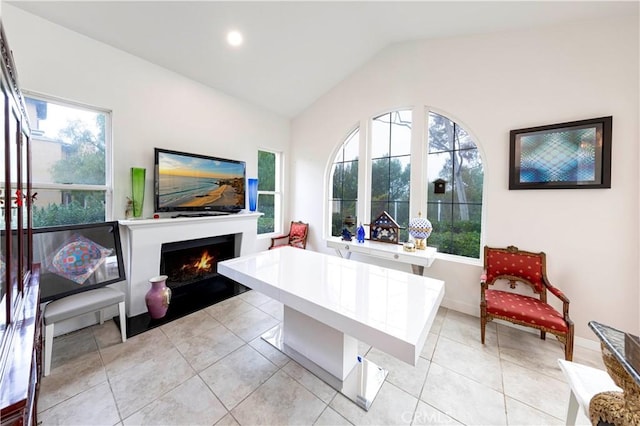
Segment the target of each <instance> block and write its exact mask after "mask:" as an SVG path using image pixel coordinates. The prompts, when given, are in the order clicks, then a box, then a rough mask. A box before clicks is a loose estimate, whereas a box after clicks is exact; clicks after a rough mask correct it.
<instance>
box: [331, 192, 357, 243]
mask: <svg viewBox="0 0 640 426" xmlns="http://www.w3.org/2000/svg"><path fill="white" fill-rule="evenodd" d="M331 206H332V210H331V235H333V236H334V237H338V236H340V235H342V229H343V228H344V219H345V218H346V217H347V216H353V217H354V218H355V217H356V212H357V207H358V202H357V201H355V200H348V201H334V202H333V203H331Z"/></svg>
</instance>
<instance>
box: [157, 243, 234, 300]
mask: <svg viewBox="0 0 640 426" xmlns="http://www.w3.org/2000/svg"><path fill="white" fill-rule="evenodd" d="M234 254H235V237H234V236H233V235H223V236H217V237H210V238H201V239H197V240H189V241H178V242H174V243H165V244H162V247H161V250H160V273H161V274H164V275H167V276H168V279H167V286H168V287H170V288H172V289H175V288H178V287H182V286H185V285H189V284H194V283H197V282H199V281H203V280H208V279H210V278H213V277H216V276H217V275H218V271H217V265H218V262H220V261H223V260H227V259H231V258H233V257H234Z"/></svg>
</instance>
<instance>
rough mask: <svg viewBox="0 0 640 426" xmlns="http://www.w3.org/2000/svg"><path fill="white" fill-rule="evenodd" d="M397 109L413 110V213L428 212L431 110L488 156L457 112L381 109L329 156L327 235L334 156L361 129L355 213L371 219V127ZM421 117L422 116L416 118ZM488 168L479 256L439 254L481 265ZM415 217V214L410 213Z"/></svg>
mask: <svg viewBox="0 0 640 426" xmlns="http://www.w3.org/2000/svg"><path fill="white" fill-rule="evenodd" d="M398 110H411V112H412V126H411V186H410V191H411V196H410V199H409V212H410V215H413V214H416V215H417V213H418V212H419V211H420V212H422V213H423V214H425V213H426V208H427V200H428V197H429V194H428V189H429V187H428V182H427V176H428V162H427V154H428V135H427V131H428V128H429V127H428V117H429V112H434V113H436V114H440V115H443V116H445V117H447V118H449V119H450V120H452V121H455V122H456V123H458V124H459V125H460V126H462V127H463V128H464V129H465V131H466V132H467V133H468V134H469V136H470V137H471V138H472V139H473V141H474V143H475V144H476V148H477V149H478V152H479V154H480V158H481V159H482V160H483V165H484V164H485V162H484V159H486V158H487V156H486V155H485V152H484V149H483V147H482V145H480V144H479V143H478V142H477V141H479V138H478V137H477V136H476V135H475V134H474V133H473V132H472V131H470V130H469V129H468V126H466V125H465V123H464V121H463V120H460V119H459V118H458V117H457V116H455V114H450V113H449V112H447V111H443V110H440V109H438V108H434V107H431V106H430V105H426V104H422V105H419V106H405V107H402V106H399V107H396V108H392V109H387V110H384V111H382V112H378V113H376V114H373V115H371V116H369V117H366V118H362V119H361V120H360V121H359V122H358V124H357V125H354V126H353V127H351V128H350V129H349V131H347V132H346V133H345V135H344V137H343V138H342V139H341V141H340V143H339V144H338V145H337V146H336V147H335V148H334V150H333V151H332V153H331V155H330V156H329V158H328V161H327V166H326V168H325V180H324V181H325V197H324V200H325V202H324V212H323V214H324V230H323V235H324V238H325V239H326V238H331V211H332V210H331V195H332V181H333V177H332V175H331V171H332V169H333V164H334V161H335V157H336V155H337V153H338V151H339V150H340V149H342V145H343V144H344V142H345V140H346V139H347V138H348V137H349V135H350V134H351V133H352V132H353V131H354V130H356V129H358V128H359V130H360V133H359V141H358V143H359V157H358V160H359V162H360V164H364V165H366V167H362V166H360V165H359V166H358V205H357V209H356V214H357V216H358V221H361V222H364V218H371V188H370V186H371V171H372V167H371V126H372V122H373V119H374V118H375V117H379V116H380V115H384V114H388V113H390V112H393V111H398ZM417 117H419V119H417ZM487 181H488V178H487V170H486V167H485V168H484V179H483V183H482V194H483V198H482V212H481V214H482V219H481V224H480V226H481V232H480V256H479V258H478V259H476V258H471V257H465V256H459V255H454V254H449V253H438V254H437V257H438V258H439V259H443V260H446V261H450V262H457V263H463V264H469V265H476V266H478V265H480V266H482V256H483V253H482V247H483V246H484V245H485V241H486V235H485V230H486V229H487V228H486V220H487V219H486V218H487V215H486V209H487ZM411 217H413V216H411Z"/></svg>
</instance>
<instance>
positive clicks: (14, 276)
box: [0, 22, 42, 426]
mask: <svg viewBox="0 0 640 426" xmlns="http://www.w3.org/2000/svg"><path fill="white" fill-rule="evenodd" d="M0 54H1V56H2V58H0V66H1V68H2V72H1V73H0V74H1V75H0V94H1V98H0V129H1V130H2V131H3V133H2V138H1V139H0V140H2V145H3V146H2V149H0V424H1V425H2V426H4V425H31V424H35V423H36V412H37V410H36V403H37V394H38V388H39V383H40V377H41V364H42V363H41V352H42V338H41V324H42V319H41V316H40V309H39V306H40V285H39V282H40V272H39V267H38V265H33V249H32V247H33V244H32V241H33V237H32V231H31V229H32V222H31V207H32V201H33V195H34V194H32V190H31V152H30V149H31V141H30V130H29V123H28V119H27V114H26V110H25V105H24V100H23V98H22V94H21V92H20V87H19V85H18V78H17V73H16V68H15V64H14V61H13V56H12V53H11V50H10V49H9V46H8V44H7V38H6V36H5V33H4V26H3V25H2V23H1V22H0Z"/></svg>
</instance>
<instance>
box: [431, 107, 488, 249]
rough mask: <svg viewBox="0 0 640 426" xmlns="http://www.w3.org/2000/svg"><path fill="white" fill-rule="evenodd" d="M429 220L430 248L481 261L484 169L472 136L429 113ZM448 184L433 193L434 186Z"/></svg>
mask: <svg viewBox="0 0 640 426" xmlns="http://www.w3.org/2000/svg"><path fill="white" fill-rule="evenodd" d="M428 123H429V126H428V141H429V153H428V155H427V170H428V180H429V182H428V183H429V185H428V187H429V194H428V201H427V217H428V218H429V220H430V221H431V224H432V225H433V232H432V234H431V236H430V237H429V240H428V244H429V245H430V246H433V247H436V248H437V249H438V251H439V252H441V253H450V254H455V255H460V256H466V257H472V258H476V259H478V258H480V233H481V224H482V184H483V179H484V169H483V167H482V159H481V158H480V153H479V152H478V148H477V146H476V144H475V142H474V141H473V139H472V138H471V136H470V135H469V134H468V133H467V132H466V131H465V130H464V129H463V128H462V127H460V125H458V124H457V123H455V122H454V121H452V120H450V119H448V118H447V117H444V116H442V115H440V114H436V113H434V112H430V113H429V116H428ZM437 179H442V180H444V181H445V182H446V185H445V193H444V194H436V193H434V182H435V181H436V180H437Z"/></svg>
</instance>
